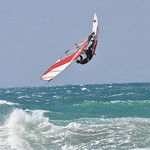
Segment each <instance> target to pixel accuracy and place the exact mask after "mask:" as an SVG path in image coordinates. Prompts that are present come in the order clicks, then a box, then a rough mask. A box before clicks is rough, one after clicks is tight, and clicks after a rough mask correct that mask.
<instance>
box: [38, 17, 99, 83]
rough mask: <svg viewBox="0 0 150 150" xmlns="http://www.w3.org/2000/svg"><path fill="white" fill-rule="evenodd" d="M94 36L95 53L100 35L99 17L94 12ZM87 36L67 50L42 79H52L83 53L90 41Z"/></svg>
mask: <svg viewBox="0 0 150 150" xmlns="http://www.w3.org/2000/svg"><path fill="white" fill-rule="evenodd" d="M92 32H93V33H94V34H93V37H92V40H93V41H94V40H95V44H94V48H93V49H94V51H93V55H94V54H95V50H96V46H97V35H98V19H97V16H96V14H94V21H93V28H92ZM88 37H89V36H88ZM88 37H86V38H85V39H84V40H83V41H81V42H80V43H78V44H76V43H75V45H74V46H73V47H72V48H71V49H69V50H67V51H66V52H65V55H64V56H62V57H60V58H59V59H58V60H57V61H56V62H55V63H54V64H53V65H52V66H51V67H50V68H49V69H48V70H47V71H46V72H45V73H44V74H43V75H42V77H41V79H42V80H48V81H50V80H52V79H53V78H54V77H56V76H57V75H58V74H59V73H61V72H62V71H63V70H64V69H66V68H67V67H68V66H69V65H71V64H72V63H73V62H74V61H75V60H76V59H77V58H78V57H79V56H80V55H81V54H82V53H83V50H84V49H85V48H86V47H87V46H88V44H89V43H90V40H89V38H88Z"/></svg>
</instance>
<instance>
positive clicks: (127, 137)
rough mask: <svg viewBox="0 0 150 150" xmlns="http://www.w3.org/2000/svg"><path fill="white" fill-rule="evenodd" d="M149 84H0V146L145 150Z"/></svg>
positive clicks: (5, 149) (149, 130)
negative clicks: (44, 85) (43, 85)
mask: <svg viewBox="0 0 150 150" xmlns="http://www.w3.org/2000/svg"><path fill="white" fill-rule="evenodd" d="M148 149H150V83H126V84H94V85H65V86H54V87H47V88H45V87H31V88H30V87H25V88H8V89H2V88H1V89H0V150H148Z"/></svg>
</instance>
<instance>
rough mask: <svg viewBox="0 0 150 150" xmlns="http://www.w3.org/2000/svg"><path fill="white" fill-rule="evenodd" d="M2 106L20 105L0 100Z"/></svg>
mask: <svg viewBox="0 0 150 150" xmlns="http://www.w3.org/2000/svg"><path fill="white" fill-rule="evenodd" d="M2 104H7V105H19V104H18V103H12V102H8V101H6V100H0V105H2Z"/></svg>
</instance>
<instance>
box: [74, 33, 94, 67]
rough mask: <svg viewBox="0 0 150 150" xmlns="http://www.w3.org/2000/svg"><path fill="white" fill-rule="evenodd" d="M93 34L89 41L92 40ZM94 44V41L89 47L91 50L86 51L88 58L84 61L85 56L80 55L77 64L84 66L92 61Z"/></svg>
mask: <svg viewBox="0 0 150 150" xmlns="http://www.w3.org/2000/svg"><path fill="white" fill-rule="evenodd" d="M93 34H94V33H92V34H91V35H90V36H89V38H88V41H90V40H91V38H92V37H93ZM94 44H95V41H94V40H93V41H92V44H91V45H90V46H89V48H88V49H87V50H84V53H85V54H86V57H85V58H84V59H83V56H82V55H80V60H77V61H76V63H79V64H82V65H83V64H86V63H88V62H89V61H90V60H91V59H92V57H93V45H94Z"/></svg>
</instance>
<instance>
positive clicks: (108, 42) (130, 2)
mask: <svg viewBox="0 0 150 150" xmlns="http://www.w3.org/2000/svg"><path fill="white" fill-rule="evenodd" d="M94 13H96V14H97V16H98V19H99V42H98V46H97V50H96V56H94V57H93V59H92V60H91V61H90V62H89V63H88V64H86V65H79V64H76V63H73V64H72V65H71V66H70V67H69V68H67V69H66V70H65V71H64V72H63V73H61V74H60V75H58V76H57V77H56V78H54V79H53V80H52V81H51V82H50V84H49V86H53V85H66V84H103V83H126V82H150V58H149V57H150V0H24V1H23V0H1V1H0V88H7V87H24V86H43V85H45V84H46V81H42V80H40V77H41V75H42V74H43V73H44V72H45V71H46V70H47V69H48V68H49V67H50V66H51V65H52V64H53V63H54V62H55V61H56V60H57V59H58V58H59V57H60V56H62V55H63V53H64V51H65V50H67V49H69V48H70V47H72V46H73V44H74V41H76V42H79V41H80V40H82V39H84V38H85V37H87V36H88V35H89V34H90V33H91V28H92V21H93V15H94Z"/></svg>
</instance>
